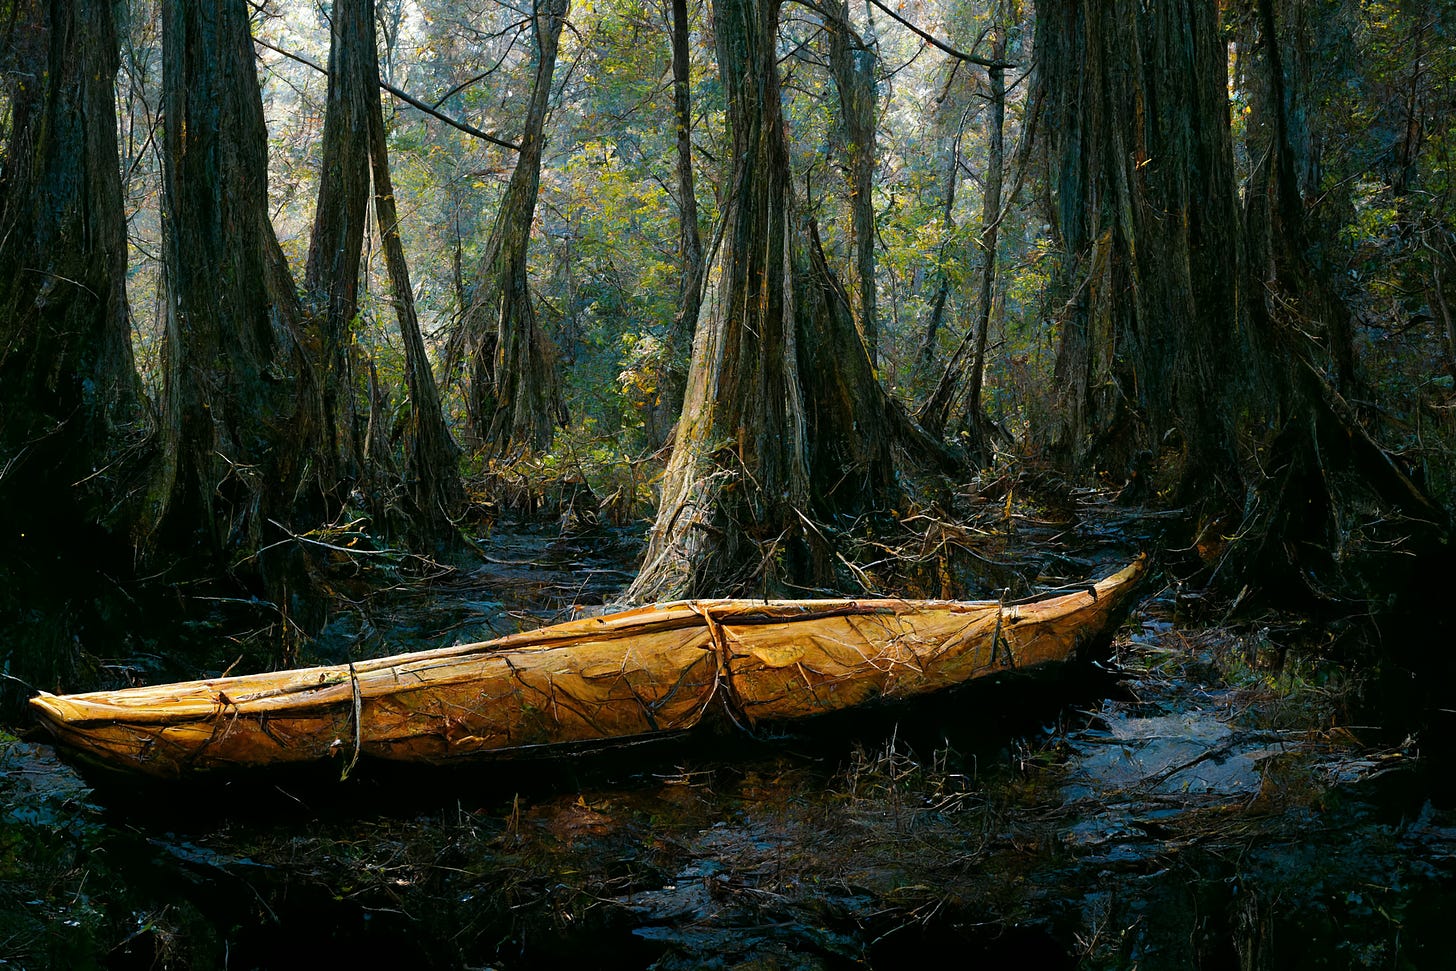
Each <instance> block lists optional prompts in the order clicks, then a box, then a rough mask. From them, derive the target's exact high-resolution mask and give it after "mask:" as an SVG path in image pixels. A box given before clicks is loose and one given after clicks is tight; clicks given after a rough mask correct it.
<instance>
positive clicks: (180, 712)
mask: <svg viewBox="0 0 1456 971" xmlns="http://www.w3.org/2000/svg"><path fill="white" fill-rule="evenodd" d="M1142 569H1143V563H1142V560H1141V559H1139V561H1138V562H1135V563H1133V564H1132V565H1131V566H1128V567H1127V568H1125V569H1123V570H1122V571H1120V572H1118V573H1116V574H1114V575H1112V576H1110V577H1108V578H1107V579H1105V580H1102V581H1101V582H1099V583H1096V584H1094V585H1089V586H1087V587H1085V588H1081V589H1078V590H1076V591H1075V592H1072V593H1064V594H1059V595H1049V596H1046V597H1043V598H1039V599H1035V600H1032V601H1027V602H1019V603H1015V604H1010V603H1007V604H1003V603H997V602H995V601H990V602H976V603H960V602H947V601H908V600H802V601H771V602H761V601H746V600H696V601H684V602H679V603H668V604H656V605H653V606H649V607H642V608H638V609H635V610H628V611H625V612H623V613H617V614H611V615H608V616H603V617H592V618H586V619H582V620H574V621H570V622H568V623H564V624H557V625H555V626H552V627H545V628H542V629H540V630H534V631H528V632H524V633H520V634H513V635H510V636H508V637H502V638H499V639H497V640H493V641H487V642H485V643H481V644H468V645H462V646H458V647H448V648H443V649H438V650H430V651H422V652H419V653H414V654H403V655H398V656H395V657H386V658H380V659H378V660H371V661H360V662H358V663H355V664H350V665H336V666H332V667H315V668H304V669H300V670H291V671H274V672H270V673H266V674H254V675H244V676H241V677H227V678H215V679H211V680H205V681H189V682H184V683H179V684H164V685H156V686H149V687H139V688H128V689H125V690H121V691H97V692H92V693H88V694H76V695H60V696H58V695H51V694H45V693H42V694H40V695H39V696H37V697H35V698H32V699H31V704H32V706H33V707H34V710H35V712H36V713H37V715H38V716H39V718H40V720H41V722H42V723H43V724H44V725H45V726H46V727H47V728H48V729H49V730H50V731H51V732H52V733H53V734H54V735H55V737H56V738H57V739H58V740H59V741H61V742H62V743H64V744H66V745H68V746H71V747H73V748H74V749H76V750H78V751H79V753H80V754H82V755H84V756H86V757H88V758H89V759H91V760H94V761H99V762H101V763H103V764H106V765H109V766H111V767H116V768H122V769H127V770H133V771H137V772H142V773H146V774H148V775H153V776H163V777H175V776H179V775H183V774H186V773H189V772H194V771H198V770H209V769H212V770H215V769H226V768H233V767H242V766H261V765H271V764H277V763H285V762H305V761H314V760H317V761H325V760H330V759H332V760H335V763H336V768H335V770H334V771H338V766H343V767H344V770H345V771H344V774H347V770H348V767H351V766H352V765H353V764H354V763H355V762H356V761H357V760H358V759H359V757H360V756H364V757H372V758H380V759H396V760H408V761H415V762H426V763H431V762H446V761H450V760H453V759H457V758H462V757H469V756H478V755H487V754H508V753H514V752H521V751H524V750H531V749H534V748H537V747H540V746H552V745H571V744H573V743H577V744H579V743H591V742H598V743H599V742H605V741H610V740H616V739H628V738H636V737H640V736H646V735H652V734H655V733H667V732H681V731H685V730H687V729H690V728H692V727H694V726H695V725H697V724H698V723H699V722H700V721H701V720H702V719H703V718H704V716H705V715H706V714H707V713H708V712H709V711H710V710H717V711H726V713H727V715H728V716H729V717H731V718H732V719H733V720H734V721H736V722H738V723H739V724H741V725H744V726H753V725H756V724H759V723H763V722H784V721H791V720H795V719H800V718H806V717H809V716H813V715H818V714H823V713H826V712H831V711H838V710H842V709H845V708H850V707H853V706H856V705H862V704H865V703H867V702H871V701H874V700H876V699H882V698H883V699H898V698H907V697H911V696H914V695H919V694H923V693H926V692H931V691H937V690H940V689H943V688H948V687H951V686H954V685H958V684H962V683H964V682H966V681H969V680H971V679H972V678H977V677H981V676H984V675H988V674H994V673H998V672H1003V671H1008V670H1013V669H1023V668H1032V667H1036V666H1039V665H1044V664H1049V663H1054V662H1059V661H1064V660H1066V659H1067V658H1068V657H1069V656H1071V655H1072V653H1073V652H1074V651H1075V650H1076V649H1077V648H1078V646H1079V645H1082V644H1084V643H1087V642H1089V641H1091V640H1093V639H1096V638H1099V637H1102V636H1105V635H1108V634H1109V633H1110V631H1109V627H1110V626H1111V625H1113V624H1114V623H1116V622H1117V619H1118V618H1120V617H1121V614H1122V611H1121V609H1120V608H1122V607H1124V606H1125V605H1126V602H1127V601H1128V597H1129V594H1130V593H1131V591H1132V589H1133V587H1134V585H1135V581H1136V580H1137V578H1138V575H1139V574H1140V573H1141V572H1142Z"/></svg>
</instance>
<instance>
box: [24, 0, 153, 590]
mask: <svg viewBox="0 0 1456 971" xmlns="http://www.w3.org/2000/svg"><path fill="white" fill-rule="evenodd" d="M9 17H10V23H9V25H7V28H9V33H7V36H4V38H3V48H0V58H3V71H0V76H3V79H4V84H6V90H4V96H6V102H7V106H9V112H10V118H9V122H10V124H9V132H7V135H9V138H7V144H6V148H4V154H3V157H0V163H3V167H0V547H3V549H4V550H7V552H9V553H13V555H15V556H16V559H15V560H13V562H15V563H17V565H20V563H23V565H25V566H23V568H22V572H23V574H26V575H32V574H33V572H35V571H42V574H41V575H44V576H50V572H47V571H45V568H44V566H42V562H51V560H55V559H57V558H58V556H64V555H67V552H68V546H70V544H71V543H83V544H84V546H86V547H87V549H89V550H90V552H92V556H93V558H95V560H96V562H98V568H99V569H114V566H112V565H114V563H115V559H114V556H115V555H116V553H118V552H119V549H121V547H122V544H124V542H125V539H127V533H128V530H130V527H131V526H132V520H134V517H137V515H138V514H140V510H138V508H134V505H132V504H127V502H125V501H127V498H128V496H127V492H125V491H127V489H128V486H130V483H128V479H130V477H131V476H132V473H135V469H134V467H132V466H134V464H135V463H131V461H121V460H122V459H124V453H127V451H131V453H132V454H137V453H135V447H137V445H138V444H140V440H141V438H143V437H144V435H146V432H147V429H146V422H144V415H143V408H141V400H140V387H138V381H137V374H135V370H134V365H132V354H131V323H130V317H128V312H127V294H125V274H127V234H125V218H124V214H122V194H121V170H119V162H118V154H116V108H115V96H114V82H115V76H116V68H118V60H119V58H118V47H116V25H115V20H114V17H112V6H111V3H105V1H96V0H64V1H63V0H25V1H23V3H17V4H15V6H13V9H12V10H10V13H9ZM99 526H100V527H102V528H100V530H99V528H98V527H99ZM106 530H115V531H116V533H118V536H116V537H115V539H116V540H118V543H116V546H118V550H105V552H103V550H102V547H100V546H102V543H103V542H106V537H105V531H106ZM71 579H74V578H71Z"/></svg>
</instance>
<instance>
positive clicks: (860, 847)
mask: <svg viewBox="0 0 1456 971" xmlns="http://www.w3.org/2000/svg"><path fill="white" fill-rule="evenodd" d="M609 546H610V544H605V545H603V544H601V543H596V544H587V545H586V546H582V545H576V546H572V545H570V544H567V545H562V544H560V543H553V542H551V541H550V540H549V538H542V537H538V536H530V535H522V536H518V537H502V538H501V540H500V541H499V542H497V543H495V544H493V545H492V557H491V558H490V559H487V560H484V561H483V562H482V563H481V565H480V567H479V569H478V570H476V571H474V572H470V571H466V572H462V573H459V574H456V575H453V576H451V577H450V578H449V579H448V580H447V581H445V582H442V583H441V584H439V585H438V586H437V588H436V589H435V592H434V593H433V594H432V595H431V599H430V600H429V602H428V603H421V602H419V601H418V599H416V600H415V601H414V602H413V605H412V606H409V605H406V606H405V607H401V608H400V609H399V610H398V611H396V612H394V613H390V612H388V611H381V612H380V613H378V614H375V615H372V616H368V617H364V618H355V619H354V620H353V621H351V622H349V623H348V624H345V625H341V626H339V627H337V628H335V629H333V630H332V631H331V633H330V636H326V637H325V638H324V639H322V640H321V641H320V643H319V645H318V647H317V650H318V653H319V659H320V660H330V659H331V654H333V655H343V656H348V652H349V651H351V650H357V649H359V645H361V644H363V645H364V646H365V648H366V649H372V648H373V647H377V646H379V645H380V644H382V642H383V641H385V640H386V639H388V640H390V641H391V642H397V641H398V640H399V639H400V638H402V637H405V636H407V635H406V634H404V633H401V632H402V631H406V630H407V629H408V630H410V631H412V632H413V634H412V636H413V637H415V638H417V639H418V641H419V642H420V643H426V642H430V643H433V642H439V641H440V640H447V641H465V640H471V639H479V638H483V637H489V636H493V635H494V634H497V633H503V632H505V631H507V630H510V629H513V628H514V627H515V626H520V625H523V624H536V623H540V622H542V621H543V620H545V619H548V618H545V617H543V616H541V615H522V614H521V613H520V612H521V611H522V610H524V608H525V606H526V605H528V604H529V605H532V606H533V607H536V608H541V607H542V606H543V605H544V606H545V607H554V606H558V605H561V604H565V603H569V602H572V601H574V600H575V599H577V598H582V599H590V598H591V597H592V596H598V597H599V596H600V595H602V594H603V593H604V592H609V591H610V590H612V589H615V588H616V587H618V586H620V584H621V582H622V579H623V575H622V574H621V572H620V570H618V568H617V566H614V565H613V552H612V550H611V549H609V548H608V547H609ZM1109 562H1110V561H1109ZM1173 608H1174V605H1173V603H1172V601H1171V598H1170V597H1169V596H1168V595H1166V593H1165V594H1162V595H1159V594H1158V593H1157V592H1156V591H1153V592H1152V596H1151V597H1150V598H1149V599H1148V600H1147V601H1146V602H1145V603H1144V604H1143V606H1142V607H1141V608H1139V610H1138V611H1136V612H1135V613H1134V614H1133V616H1132V617H1131V619H1130V620H1129V621H1128V623H1127V624H1126V625H1125V626H1124V628H1123V630H1122V632H1121V633H1120V635H1119V636H1118V638H1117V641H1116V643H1115V644H1114V647H1113V651H1112V657H1111V659H1110V661H1108V662H1107V663H1106V664H1105V665H1102V666H1092V665H1084V666H1079V667H1075V668H1069V669H1067V670H1064V671H1060V672H1054V673H1050V674H1045V675H1038V676H1035V677H1020V678H1010V679H1004V680H1001V681H999V682H994V683H989V684H975V685H971V686H968V687H966V688H964V689H961V690H958V691H955V692H951V693H949V694H948V695H945V696H943V697H936V698H933V699H929V700H926V701H922V702H918V703H916V704H914V705H902V706H898V707H895V708H889V709H882V710H875V711H869V712H863V713H853V714H851V715H845V716H842V717H836V718H833V719H830V720H828V721H826V722H824V723H820V724H816V725H813V726H811V727H810V728H809V729H808V730H807V731H805V732H804V733H796V734H794V735H786V736H777V737H759V738H747V737H742V736H728V735H721V736H709V737H695V738H690V739H687V740H672V741H666V742H660V743H659V742H654V743H651V744H644V745H636V746H628V747H624V748H621V749H616V750H613V751H610V752H607V753H605V754H599V755H592V756H582V757H565V758H559V759H550V760H540V761H533V762H493V763H482V764H479V765H475V766H471V767H468V768H463V769H450V770H443V771H441V770H436V771H412V770H387V771H386V770H384V769H378V768H376V769H373V770H371V771H366V772H363V773H361V774H359V775H357V776H355V777H353V778H351V779H349V780H348V781H346V782H343V783H337V782H330V781H327V780H325V781H322V782H321V781H319V780H318V779H317V778H313V779H304V778H302V777H298V776H293V775H282V774H263V775H258V776H255V777H238V778H233V779H228V780H222V781H217V782H207V783H203V784H199V785H196V786H192V785H189V786H156V785H135V784H122V785H116V784H114V783H107V784H101V783H99V782H98V781H97V780H89V779H87V778H85V777H83V776H81V775H79V774H78V773H77V772H76V771H75V770H73V769H72V768H71V767H69V766H68V765H67V764H65V763H64V762H62V761H61V760H60V759H59V758H58V757H57V755H56V753H55V751H54V750H53V749H52V748H51V747H50V746H48V745H46V744H43V743H42V742H41V741H40V740H38V739H37V740H25V741H22V740H19V739H16V738H13V737H10V736H5V737H3V739H0V966H3V967H25V968H46V967H57V968H84V967H96V966H106V967H145V968H153V967H219V968H221V967H228V968H253V967H291V966H299V967H304V966H309V967H316V966H318V965H319V964H322V963H327V964H331V965H337V966H343V967H349V966H355V967H381V966H395V967H449V968H486V967H498V968H555V967H563V966H574V967H578V968H639V967H655V968H661V969H677V968H699V967H716V968H745V969H746V968H765V969H766V968H779V969H810V968H841V967H842V968H853V967H878V968H898V967H909V966H925V965H929V964H931V963H936V964H950V965H954V966H967V965H969V966H990V967H997V966H1002V965H1008V964H1012V963H1015V964H1017V965H1020V966H1023V967H1027V968H1055V967H1073V966H1086V967H1109V968H1123V967H1140V968H1187V967H1205V968H1224V967H1228V968H1295V967H1311V968H1313V967H1381V968H1404V967H1413V968H1424V967H1432V968H1435V967H1451V966H1456V931H1453V927H1452V920H1451V918H1452V917H1453V916H1456V813H1453V812H1452V811H1450V810H1449V809H1445V808H1437V807H1433V806H1432V805H1430V804H1429V803H1427V802H1425V801H1423V799H1422V798H1421V796H1420V795H1419V792H1420V785H1419V782H1418V781H1417V780H1418V774H1419V764H1418V759H1416V758H1415V757H1413V755H1412V753H1411V751H1409V750H1408V749H1406V748H1402V747H1399V746H1397V747H1392V748H1385V749H1380V748H1375V747H1372V746H1371V745H1370V744H1368V743H1366V742H1362V741H1361V738H1360V735H1361V733H1360V732H1359V731H1358V730H1351V729H1350V728H1348V727H1344V725H1343V722H1344V720H1345V716H1344V715H1343V712H1342V708H1341V703H1340V699H1341V686H1340V685H1339V684H1338V683H1337V682H1336V681H1335V680H1333V679H1332V677H1331V676H1330V675H1328V674H1322V673H1321V671H1320V670H1319V668H1318V667H1317V666H1314V667H1306V668H1302V669H1300V670H1298V671H1295V670H1293V665H1284V666H1282V668H1281V669H1279V670H1278V671H1277V672H1276V667H1275V665H1274V663H1273V659H1274V658H1275V656H1276V655H1277V654H1279V653H1280V652H1279V650H1278V648H1277V644H1278V642H1279V641H1280V639H1281V637H1282V636H1283V635H1282V634H1281V632H1280V631H1279V630H1278V629H1274V630H1273V631H1272V632H1271V631H1270V630H1269V629H1266V628H1262V627H1260V628H1249V629H1239V630H1224V629H1190V628H1188V627H1186V626H1183V625H1178V624H1174V623H1173V622H1172V616H1173V614H1174V609H1173ZM513 612H514V613H513ZM386 630H387V631H389V634H388V635H387V637H386V635H385V634H383V633H381V631H386ZM371 640H373V641H376V642H377V643H371ZM395 649H396V650H397V649H399V648H398V647H396V648H395ZM373 653H376V654H378V653H384V652H383V651H379V650H373ZM325 771H328V770H325ZM93 784H95V785H97V787H96V788H93Z"/></svg>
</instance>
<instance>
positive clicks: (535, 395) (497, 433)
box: [450, 0, 568, 454]
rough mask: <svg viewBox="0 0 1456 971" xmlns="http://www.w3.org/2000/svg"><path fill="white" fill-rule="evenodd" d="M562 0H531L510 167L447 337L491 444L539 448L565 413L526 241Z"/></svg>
mask: <svg viewBox="0 0 1456 971" xmlns="http://www.w3.org/2000/svg"><path fill="white" fill-rule="evenodd" d="M567 8H568V3H567V0H536V9H535V14H534V17H533V22H534V25H535V37H536V51H537V56H536V78H535V83H534V84H533V86H532V88H531V100H530V104H529V105H528V107H527V109H526V126H525V133H524V135H523V136H522V138H521V150H520V153H519V156H518V158H517V161H516V168H515V171H514V172H512V173H511V181H510V183H509V185H507V187H506V192H505V196H504V197H503V198H502V199H501V204H500V210H499V211H498V212H497V213H496V219H495V224H494V226H493V227H492V229H491V234H490V238H489V241H488V242H487V244H486V250H485V257H484V259H482V260H481V263H480V270H479V271H478V274H477V277H478V281H477V284H476V290H475V296H474V299H473V302H472V303H471V305H470V307H469V308H468V309H467V310H466V312H465V315H464V317H463V319H462V320H461V322H460V327H459V329H458V330H457V333H456V336H455V338H454V340H453V341H452V348H451V354H450V357H451V362H452V365H453V364H454V363H455V362H459V364H461V365H462V366H463V367H464V370H465V403H466V411H467V413H468V415H469V419H470V423H471V426H472V427H473V428H474V430H475V433H476V434H477V435H478V436H479V438H480V441H481V444H482V447H483V448H484V449H485V450H486V451H488V452H493V453H496V454H506V453H511V452H515V451H517V450H526V451H542V450H544V449H546V448H548V447H549V446H550V445H551V440H552V437H553V435H554V432H555V427H556V426H557V425H564V424H565V423H566V406H565V405H564V403H563V402H562V400H561V386H560V380H559V378H558V377H557V374H556V359H557V352H556V348H555V346H554V345H553V344H552V343H551V340H550V338H548V337H547V336H546V334H545V333H544V332H543V331H542V330H541V326H540V323H539V322H538V321H537V319H536V307H535V302H534V301H533V300H532V297H531V291H530V286H529V283H528V280H527V278H526V269H527V267H526V251H527V247H528V246H529V245H530V241H531V222H532V220H533V218H534V216H535V212H536V196H537V193H538V190H539V189H540V184H541V148H542V144H543V140H544V132H545V127H546V110H547V108H548V106H549V104H550V101H551V76H552V73H553V72H554V70H555V68H556V51H557V47H558V46H559V42H560V39H561V28H562V26H563V25H564V24H565V23H566V13H567Z"/></svg>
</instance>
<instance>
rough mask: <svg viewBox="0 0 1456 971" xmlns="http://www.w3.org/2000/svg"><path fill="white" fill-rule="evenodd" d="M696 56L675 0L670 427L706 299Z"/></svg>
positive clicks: (683, 8)
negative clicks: (696, 152) (696, 160)
mask: <svg viewBox="0 0 1456 971" xmlns="http://www.w3.org/2000/svg"><path fill="white" fill-rule="evenodd" d="M691 53H692V52H691V47H690V45H689V43H688V5H687V0H672V107H673V120H674V123H675V125H676V129H677V199H678V213H677V218H678V236H677V240H678V242H677V256H678V263H679V275H678V312H677V316H676V317H674V318H673V322H672V328H671V329H670V330H669V332H668V349H667V366H666V370H665V374H664V375H663V381H664V386H663V392H662V400H661V410H662V412H663V413H665V414H667V415H670V416H672V418H669V419H668V421H669V422H671V421H672V420H673V419H674V418H675V417H676V416H677V415H678V414H679V413H680V412H681V411H682V400H683V391H684V389H685V387H686V385H687V366H688V357H689V355H690V353H691V351H692V346H693V325H694V324H696V323H697V320H698V306H699V304H700V303H701V302H702V296H703V237H702V232H701V230H700V228H699V226H698V197H697V185H696V180H695V179H694V177H693V106H692V59H691ZM654 437H656V436H654ZM664 437H665V436H664ZM655 444H659V445H660V444H662V442H661V441H658V442H657V443H655Z"/></svg>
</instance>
